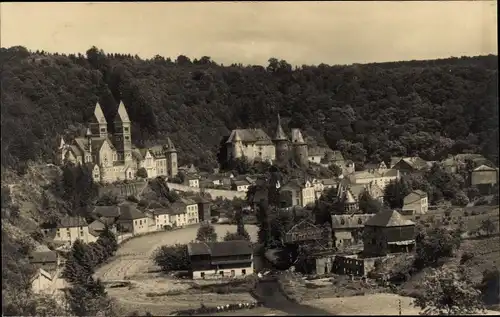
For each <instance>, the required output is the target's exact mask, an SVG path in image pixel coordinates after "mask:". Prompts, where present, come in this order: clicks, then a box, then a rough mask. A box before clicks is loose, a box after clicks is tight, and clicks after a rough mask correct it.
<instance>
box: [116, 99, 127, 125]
mask: <svg viewBox="0 0 500 317" xmlns="http://www.w3.org/2000/svg"><path fill="white" fill-rule="evenodd" d="M115 122H127V123H129V122H130V118H129V117H128V113H127V109H126V108H125V104H123V101H120V105H119V106H118V113H117V114H116V117H115Z"/></svg>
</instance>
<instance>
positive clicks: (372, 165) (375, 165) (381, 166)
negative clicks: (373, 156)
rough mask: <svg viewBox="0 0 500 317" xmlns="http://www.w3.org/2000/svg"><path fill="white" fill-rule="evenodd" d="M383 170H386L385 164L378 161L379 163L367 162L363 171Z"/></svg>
mask: <svg viewBox="0 0 500 317" xmlns="http://www.w3.org/2000/svg"><path fill="white" fill-rule="evenodd" d="M385 170H388V168H387V165H386V164H385V163H384V162H379V163H367V164H365V171H368V172H371V173H373V172H383V171H385Z"/></svg>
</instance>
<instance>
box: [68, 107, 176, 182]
mask: <svg viewBox="0 0 500 317" xmlns="http://www.w3.org/2000/svg"><path fill="white" fill-rule="evenodd" d="M113 124H114V130H115V134H114V135H110V134H109V133H108V122H107V120H106V117H105V116H104V112H103V111H102V108H101V106H100V105H99V103H97V104H96V106H95V109H94V116H93V118H92V121H91V122H90V125H89V128H88V129H87V132H86V134H85V136H83V137H77V138H74V139H72V140H69V142H66V141H65V140H64V138H61V143H60V146H59V153H60V162H61V163H63V164H64V163H65V162H72V163H74V164H81V165H86V164H88V168H90V169H91V170H92V175H93V178H94V180H96V179H97V176H98V177H99V181H101V182H105V183H110V182H114V181H118V180H125V179H135V178H136V177H137V175H136V174H137V171H138V170H139V169H140V168H145V169H146V171H147V174H148V177H156V176H160V175H163V176H167V177H173V176H175V175H177V151H176V149H175V147H174V146H173V143H172V141H171V140H170V139H167V142H166V144H163V145H158V146H156V147H152V148H147V149H139V148H136V147H135V146H134V145H133V143H132V133H131V127H132V122H131V121H130V118H129V116H128V113H127V110H126V108H125V105H124V104H123V102H120V104H119V106H118V111H117V114H116V117H115V119H114V122H113ZM96 166H97V168H96ZM97 169H98V171H97Z"/></svg>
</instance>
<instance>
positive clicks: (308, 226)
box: [284, 207, 332, 247]
mask: <svg viewBox="0 0 500 317" xmlns="http://www.w3.org/2000/svg"><path fill="white" fill-rule="evenodd" d="M293 208H295V207H293ZM327 225H328V224H327ZM331 240H332V231H331V227H330V226H329V225H328V226H320V225H316V224H314V223H313V222H312V221H310V220H308V219H304V220H302V221H301V222H299V223H297V224H296V225H294V226H293V227H292V228H290V230H289V231H288V232H287V233H286V234H285V239H284V241H285V243H286V244H296V243H301V242H305V241H324V242H325V243H324V246H325V247H330V246H331Z"/></svg>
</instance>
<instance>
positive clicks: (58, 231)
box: [41, 216, 98, 244]
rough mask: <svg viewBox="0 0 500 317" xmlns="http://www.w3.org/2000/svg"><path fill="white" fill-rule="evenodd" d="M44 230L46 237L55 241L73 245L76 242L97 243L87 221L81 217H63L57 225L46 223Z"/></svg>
mask: <svg viewBox="0 0 500 317" xmlns="http://www.w3.org/2000/svg"><path fill="white" fill-rule="evenodd" d="M41 227H42V230H43V232H44V233H45V235H47V236H50V237H51V238H53V240H54V241H57V242H63V243H69V244H73V242H75V241H76V240H81V241H82V242H84V243H90V242H95V241H97V238H98V237H96V236H94V235H92V234H90V232H89V227H88V224H87V221H86V220H85V219H84V218H81V217H69V216H67V217H63V218H61V219H60V220H59V221H58V222H57V223H44V224H42V226H41Z"/></svg>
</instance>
